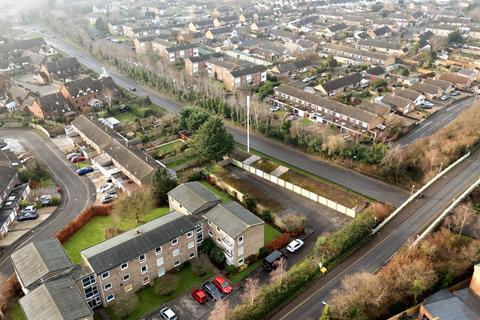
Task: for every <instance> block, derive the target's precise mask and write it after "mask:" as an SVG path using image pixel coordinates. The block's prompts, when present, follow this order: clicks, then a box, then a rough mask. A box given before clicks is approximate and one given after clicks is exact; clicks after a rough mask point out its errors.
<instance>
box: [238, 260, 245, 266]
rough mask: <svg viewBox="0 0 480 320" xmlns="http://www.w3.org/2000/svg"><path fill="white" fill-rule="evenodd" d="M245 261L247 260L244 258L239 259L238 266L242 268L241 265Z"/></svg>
mask: <svg viewBox="0 0 480 320" xmlns="http://www.w3.org/2000/svg"><path fill="white" fill-rule="evenodd" d="M244 261H245V260H244V259H243V258H240V259H238V265H240V266H241V265H242V264H243V263H244Z"/></svg>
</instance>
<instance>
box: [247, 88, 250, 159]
mask: <svg viewBox="0 0 480 320" xmlns="http://www.w3.org/2000/svg"><path fill="white" fill-rule="evenodd" d="M247 152H250V96H247Z"/></svg>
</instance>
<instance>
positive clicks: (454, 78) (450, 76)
mask: <svg viewBox="0 0 480 320" xmlns="http://www.w3.org/2000/svg"><path fill="white" fill-rule="evenodd" d="M438 79H439V80H444V81H448V82H451V83H454V84H463V85H466V84H468V82H469V81H470V80H469V79H468V78H467V77H464V76H461V75H459V74H456V73H444V74H442V75H441V76H440V77H439V78H438Z"/></svg>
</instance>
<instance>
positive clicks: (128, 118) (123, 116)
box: [115, 111, 137, 123]
mask: <svg viewBox="0 0 480 320" xmlns="http://www.w3.org/2000/svg"><path fill="white" fill-rule="evenodd" d="M115 118H117V120H118V121H120V122H125V123H127V122H134V121H135V119H137V116H136V115H134V114H133V112H131V111H129V112H120V113H119V114H116V115H115Z"/></svg>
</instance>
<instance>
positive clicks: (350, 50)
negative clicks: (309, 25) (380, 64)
mask: <svg viewBox="0 0 480 320" xmlns="http://www.w3.org/2000/svg"><path fill="white" fill-rule="evenodd" d="M324 47H325V48H327V49H330V50H334V51H337V52H341V53H342V54H345V53H346V55H347V56H349V55H351V54H353V55H357V56H363V57H367V58H373V59H378V60H381V61H387V59H388V58H390V56H388V55H387V54H384V53H380V52H372V51H367V50H360V49H355V48H351V47H347V46H342V45H338V44H334V43H327V44H326V45H325V46H324Z"/></svg>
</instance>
